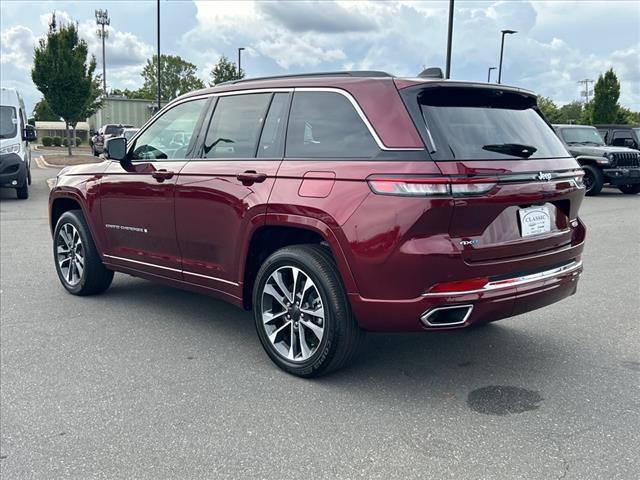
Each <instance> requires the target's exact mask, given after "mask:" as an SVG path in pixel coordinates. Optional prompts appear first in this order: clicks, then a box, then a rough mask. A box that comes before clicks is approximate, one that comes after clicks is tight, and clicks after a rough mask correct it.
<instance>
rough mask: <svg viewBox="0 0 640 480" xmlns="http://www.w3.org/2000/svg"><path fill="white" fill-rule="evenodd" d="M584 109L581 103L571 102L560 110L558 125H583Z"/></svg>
mask: <svg viewBox="0 0 640 480" xmlns="http://www.w3.org/2000/svg"><path fill="white" fill-rule="evenodd" d="M582 117H583V109H582V103H581V102H579V101H577V100H576V101H573V102H569V103H567V104H565V105H563V106H561V107H560V108H559V110H558V123H582Z"/></svg>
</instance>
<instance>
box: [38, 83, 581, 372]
mask: <svg viewBox="0 0 640 480" xmlns="http://www.w3.org/2000/svg"><path fill="white" fill-rule="evenodd" d="M105 150H106V152H105V156H106V157H107V159H106V160H104V161H103V162H102V163H98V164H91V165H80V166H75V167H72V168H66V169H64V170H63V171H62V172H61V173H60V175H59V176H58V179H57V184H56V186H55V188H54V189H53V191H52V192H51V198H50V217H51V228H52V231H53V239H54V256H55V265H56V269H57V271H58V275H59V277H60V281H61V282H62V284H63V285H64V287H65V288H66V289H67V290H68V291H69V292H71V293H73V294H76V295H89V294H95V293H99V292H102V291H104V290H105V289H106V288H107V287H108V286H109V284H110V283H111V280H112V278H113V272H114V271H118V272H124V273H128V274H131V275H135V276H139V277H143V278H147V279H150V280H158V281H162V282H165V283H168V284H171V285H175V286H178V287H183V288H187V289H190V290H196V291H199V292H204V293H208V294H212V295H216V296H219V297H221V298H223V299H225V300H228V301H230V302H232V303H234V304H236V305H238V306H239V307H243V308H245V309H252V310H253V312H254V317H255V323H256V328H257V331H258V335H259V337H260V341H261V342H262V345H263V346H264V348H265V350H266V352H267V353H268V354H269V356H270V357H271V359H272V360H273V361H274V362H275V363H276V364H277V365H278V366H280V367H281V368H283V369H285V370H286V371H288V372H290V373H294V374H296V375H300V376H313V375H318V374H322V373H326V372H328V371H331V370H334V369H336V368H338V367H340V366H342V365H343V364H345V362H347V361H348V360H349V359H350V358H351V357H352V355H353V353H354V351H355V350H356V348H357V346H358V344H359V343H360V341H361V339H362V332H363V331H365V330H378V331H379V330H395V331H398V330H402V331H407V330H416V331H421V330H445V329H451V328H462V327H468V326H471V325H474V324H483V323H487V322H491V321H494V320H499V319H501V318H505V317H510V316H513V315H518V314H520V313H523V312H527V311H530V310H533V309H536V308H539V307H543V306H545V305H549V304H551V303H554V302H557V301H559V300H561V299H563V298H565V297H567V296H569V295H572V294H573V293H575V291H576V286H577V280H578V276H579V274H580V272H581V270H582V262H581V260H580V254H581V252H582V249H583V246H584V239H585V227H584V225H583V223H582V222H581V221H580V219H579V218H578V209H579V207H580V203H581V202H582V198H583V196H584V187H583V186H582V171H581V170H580V167H579V166H578V164H577V163H576V161H575V160H574V159H573V157H572V156H571V155H569V153H568V152H567V151H566V150H565V148H564V146H563V144H562V143H561V142H560V140H558V138H557V137H556V136H555V134H554V132H553V130H552V128H551V126H550V125H549V124H548V123H547V122H546V121H545V119H544V118H543V116H542V115H541V114H540V111H539V110H538V109H537V107H536V97H535V95H534V94H532V93H531V92H528V91H525V90H521V89H518V88H512V87H506V86H503V85H490V84H480V83H466V82H457V81H446V80H442V79H439V78H411V79H400V78H395V77H393V76H391V75H388V74H385V73H382V72H348V73H331V74H317V75H299V76H288V77H272V78H266V79H254V80H242V81H236V82H231V83H226V84H224V85H219V86H217V87H215V88H210V89H206V90H200V91H197V92H193V93H189V94H187V95H183V96H182V97H180V98H178V99H176V100H175V101H173V102H171V103H170V104H169V105H167V106H166V107H165V108H164V109H162V110H161V111H160V112H159V113H158V114H157V115H156V116H155V117H154V118H153V119H151V120H150V121H149V122H148V123H147V124H146V125H145V126H144V127H143V128H142V129H141V130H140V132H138V133H137V134H136V135H135V136H134V137H133V138H132V139H130V140H129V141H127V140H126V139H125V138H116V139H112V140H109V142H108V143H107V145H106V149H105Z"/></svg>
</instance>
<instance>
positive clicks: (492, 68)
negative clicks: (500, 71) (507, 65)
mask: <svg viewBox="0 0 640 480" xmlns="http://www.w3.org/2000/svg"><path fill="white" fill-rule="evenodd" d="M491 70H497V67H489V71H488V72H487V83H490V82H491Z"/></svg>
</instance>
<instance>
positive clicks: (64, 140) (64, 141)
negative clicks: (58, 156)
mask: <svg viewBox="0 0 640 480" xmlns="http://www.w3.org/2000/svg"><path fill="white" fill-rule="evenodd" d="M62 146H63V147H68V146H69V139H68V138H63V139H62Z"/></svg>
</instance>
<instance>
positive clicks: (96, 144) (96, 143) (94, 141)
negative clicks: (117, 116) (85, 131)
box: [89, 123, 133, 157]
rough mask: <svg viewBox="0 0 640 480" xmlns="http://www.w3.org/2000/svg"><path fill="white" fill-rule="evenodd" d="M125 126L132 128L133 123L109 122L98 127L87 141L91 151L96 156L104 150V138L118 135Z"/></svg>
mask: <svg viewBox="0 0 640 480" xmlns="http://www.w3.org/2000/svg"><path fill="white" fill-rule="evenodd" d="M125 128H133V125H125V124H122V123H118V124H116V123H109V124H107V125H103V126H102V127H100V129H99V130H98V131H97V132H96V134H95V135H93V136H92V137H91V140H90V142H89V144H90V145H91V153H92V154H93V155H94V156H96V157H97V156H98V155H100V154H101V153H102V152H103V151H104V142H105V140H107V139H109V138H111V137H117V136H120V135H121V134H122V131H123V130H124V129H125Z"/></svg>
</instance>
